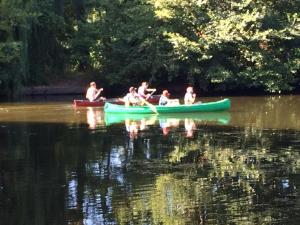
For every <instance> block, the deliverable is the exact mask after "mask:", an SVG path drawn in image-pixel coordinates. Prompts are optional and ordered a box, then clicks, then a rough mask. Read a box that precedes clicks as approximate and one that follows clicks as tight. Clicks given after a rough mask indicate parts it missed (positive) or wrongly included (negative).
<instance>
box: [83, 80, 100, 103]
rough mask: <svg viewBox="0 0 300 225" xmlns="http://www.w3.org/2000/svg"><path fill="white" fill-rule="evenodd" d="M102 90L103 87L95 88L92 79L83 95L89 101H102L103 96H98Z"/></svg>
mask: <svg viewBox="0 0 300 225" xmlns="http://www.w3.org/2000/svg"><path fill="white" fill-rule="evenodd" d="M102 91H103V88H100V89H97V85H96V83H95V82H94V81H92V82H91V83H90V87H89V88H88V89H87V91H86V95H85V97H86V98H87V99H88V100H89V101H90V102H95V101H101V100H102V101H103V100H104V99H105V98H104V97H100V98H99V99H98V97H99V96H100V94H101V92H102Z"/></svg>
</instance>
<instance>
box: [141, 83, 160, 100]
mask: <svg viewBox="0 0 300 225" xmlns="http://www.w3.org/2000/svg"><path fill="white" fill-rule="evenodd" d="M148 86H149V85H148V83H147V82H145V81H144V82H142V84H141V86H140V87H139V88H138V94H139V96H140V97H141V98H143V99H146V100H147V99H148V98H149V97H150V96H151V94H150V93H147V92H150V91H152V92H153V93H154V92H155V91H156V89H155V88H148Z"/></svg>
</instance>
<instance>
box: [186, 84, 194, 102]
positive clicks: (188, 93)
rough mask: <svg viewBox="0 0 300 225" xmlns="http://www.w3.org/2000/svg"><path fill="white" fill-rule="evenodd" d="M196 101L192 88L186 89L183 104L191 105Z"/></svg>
mask: <svg viewBox="0 0 300 225" xmlns="http://www.w3.org/2000/svg"><path fill="white" fill-rule="evenodd" d="M195 100H196V94H195V93H194V89H193V87H188V88H187V89H186V93H185V95H184V104H185V105H192V104H193V103H194V102H195Z"/></svg>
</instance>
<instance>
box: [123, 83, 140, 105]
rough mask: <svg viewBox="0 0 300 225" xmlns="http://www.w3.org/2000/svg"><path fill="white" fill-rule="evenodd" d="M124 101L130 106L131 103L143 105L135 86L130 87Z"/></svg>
mask: <svg viewBox="0 0 300 225" xmlns="http://www.w3.org/2000/svg"><path fill="white" fill-rule="evenodd" d="M124 102H125V106H130V105H141V102H142V100H141V98H140V96H139V95H138V93H137V92H136V88H135V87H130V88H129V93H127V95H126V96H125V97H124Z"/></svg>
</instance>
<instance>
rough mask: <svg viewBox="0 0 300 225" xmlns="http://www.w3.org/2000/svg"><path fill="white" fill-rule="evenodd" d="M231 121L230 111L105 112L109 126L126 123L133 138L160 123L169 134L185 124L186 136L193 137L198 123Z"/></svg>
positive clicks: (163, 130) (164, 132)
mask: <svg viewBox="0 0 300 225" xmlns="http://www.w3.org/2000/svg"><path fill="white" fill-rule="evenodd" d="M229 121H230V113H229V112H210V113H187V114H163V115H160V114H158V115H153V114H150V115H141V114H110V113H109V114H107V113H106V114H105V124H106V125H107V126H109V125H111V124H115V123H124V122H125V126H126V130H127V132H128V133H129V135H130V137H131V138H136V137H137V136H138V133H139V131H143V130H146V129H147V128H148V126H150V125H154V124H156V123H158V124H159V126H160V128H161V129H162V133H163V135H167V134H168V133H169V131H170V130H171V129H172V128H178V127H179V126H180V124H183V126H184V128H185V132H186V137H192V136H193V134H194V131H195V130H196V126H197V124H203V123H210V124H223V125H226V124H228V123H229Z"/></svg>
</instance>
